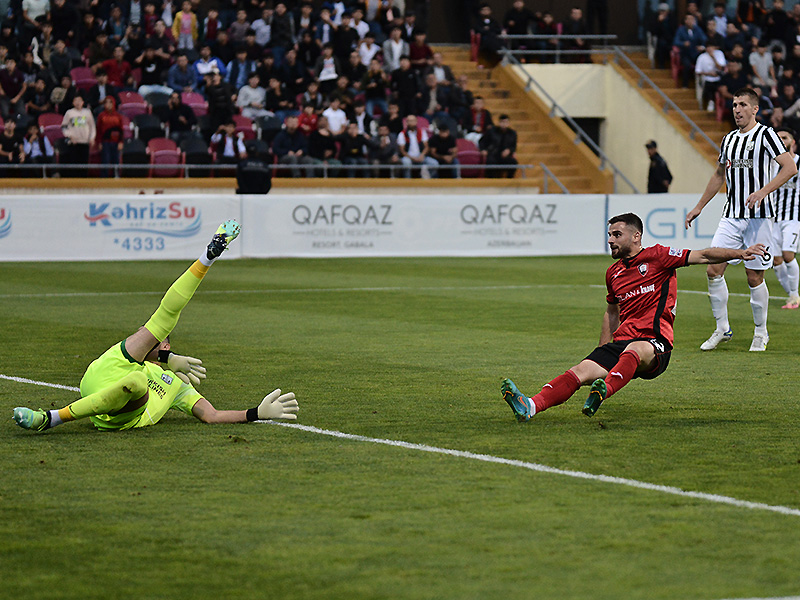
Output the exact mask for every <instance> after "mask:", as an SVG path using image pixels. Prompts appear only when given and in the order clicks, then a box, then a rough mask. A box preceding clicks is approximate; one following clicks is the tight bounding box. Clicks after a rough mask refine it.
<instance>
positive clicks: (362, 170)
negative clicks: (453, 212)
mask: <svg viewBox="0 0 800 600" xmlns="http://www.w3.org/2000/svg"><path fill="white" fill-rule="evenodd" d="M265 166H266V167H267V168H268V169H270V170H271V171H272V172H273V176H275V177H278V178H291V177H292V176H293V175H292V174H293V173H298V174H300V176H302V177H308V178H324V179H327V178H334V177H342V176H346V177H361V178H377V177H384V178H385V177H389V178H392V179H405V178H406V176H407V174H408V176H412V175H413V176H416V177H426V176H431V177H436V176H440V177H441V176H446V177H450V178H459V179H460V178H461V177H464V178H470V179H482V178H492V177H493V176H494V175H495V174H496V176H497V177H502V176H503V175H504V174H507V173H509V172H512V171H513V172H515V173H516V172H519V174H520V178H521V179H527V178H528V171H531V170H535V169H537V168H538V167H539V166H541V167H543V169H545V178H546V177H548V176H549V177H550V178H551V179H552V180H553V181H555V182H556V183H557V184H558V185H559V186H560V187H561V188H562V189H564V190H566V188H564V186H563V184H561V182H560V181H558V178H557V177H556V176H555V175H554V174H553V173H552V171H550V170H549V169H547V167H546V166H544V165H543V164H541V165H528V164H523V165H486V164H457V165H439V166H436V167H435V166H430V165H424V164H415V165H403V164H400V163H390V164H368V165H345V164H341V165H340V164H329V163H319V164H297V165H295V164H268V165H265ZM158 171H161V172H169V173H171V172H175V173H176V174H175V175H158V174H157V172H158ZM15 172H18V173H19V174H20V175H22V178H30V179H33V178H43V179H48V178H53V177H63V178H69V179H77V178H86V177H90V176H91V177H97V176H98V175H97V174H98V173H99V176H100V177H101V178H108V179H115V178H119V177H132V178H138V179H147V178H150V177H151V172H153V175H152V176H153V177H155V178H158V177H165V178H166V177H178V178H190V179H197V178H202V177H208V176H209V174H211V176H212V177H214V176H216V177H235V176H236V165H235V164H177V165H164V164H156V165H151V164H149V163H144V164H131V163H123V164H96V163H92V164H83V163H82V164H65V163H48V164H6V165H0V177H3V178H5V179H8V178H9V177H10V176H13V175H14V174H15ZM90 173H91V175H90ZM109 173H111V174H110V175H109ZM343 174H344V175H343ZM544 187H545V188H546V187H547V183H546V180H545V184H544Z"/></svg>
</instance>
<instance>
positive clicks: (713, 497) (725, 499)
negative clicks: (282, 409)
mask: <svg viewBox="0 0 800 600" xmlns="http://www.w3.org/2000/svg"><path fill="white" fill-rule="evenodd" d="M0 379H7V380H9V381H15V382H17V383H28V384H32V385H41V386H46V387H52V388H58V389H62V390H69V391H74V392H80V390H79V389H78V388H76V387H72V386H68V385H61V384H58V383H47V382H45V381H36V380H35V379H27V378H25V377H13V376H11V375H3V374H0ZM256 423H267V424H270V425H278V426H280V427H288V428H291V429H299V430H301V431H306V432H308V433H316V434H319V435H327V436H329V437H335V438H339V439H344V440H351V441H354V442H367V443H370V444H381V445H384V446H394V447H396V448H405V449H406V450H418V451H420V452H430V453H433V454H445V455H447V456H455V457H458V458H468V459H471V460H478V461H481V462H488V463H494V464H500V465H507V466H511V467H518V468H521V469H528V470H530V471H537V472H539V473H549V474H551V475H563V476H565V477H572V478H574V479H587V480H589V481H600V482H602V483H613V484H615V485H624V486H627V487H632V488H636V489H640V490H650V491H653V492H661V493H663V494H671V495H673V496H681V497H684V498H693V499H695V500H704V501H706V502H714V503H716V504H727V505H729V506H735V507H737V508H746V509H749V510H766V511H770V512H775V513H779V514H782V515H791V516H794V517H800V509H796V508H790V507H788V506H780V505H773V504H763V503H761V502H750V501H749V500H739V499H738V498H732V497H730V496H721V495H718V494H707V493H705V492H693V491H690V490H683V489H681V488H677V487H673V486H668V485H658V484H655V483H647V482H646V481H638V480H636V479H625V478H623V477H613V476H611V475H596V474H594V473H585V472H583V471H571V470H568V469H558V468H556V467H548V466H547V465H541V464H539V463H532V462H526V461H522V460H513V459H510V458H502V457H500V456H492V455H491V454H476V453H475V452H468V451H465V450H452V449H450V448H438V447H436V446H428V445H426V444H414V443H411V442H403V441H400V440H387V439H382V438H372V437H367V436H364V435H355V434H352V433H344V432H341V431H334V430H330V429H320V428H319V427H314V426H312V425H301V424H299V423H279V422H276V421H256ZM798 600H800V598H798Z"/></svg>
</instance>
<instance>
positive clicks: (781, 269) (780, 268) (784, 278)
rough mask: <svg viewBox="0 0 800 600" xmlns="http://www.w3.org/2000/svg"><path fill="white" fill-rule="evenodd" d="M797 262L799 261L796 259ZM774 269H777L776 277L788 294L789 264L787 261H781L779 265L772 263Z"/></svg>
mask: <svg viewBox="0 0 800 600" xmlns="http://www.w3.org/2000/svg"><path fill="white" fill-rule="evenodd" d="M795 262H797V261H795ZM772 270H773V271H775V277H777V278H778V283H780V284H781V287H782V288H783V291H785V292H786V293H787V294H788V293H789V273H788V272H787V265H786V263H785V262H784V263H781V264H779V265H772Z"/></svg>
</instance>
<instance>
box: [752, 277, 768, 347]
mask: <svg viewBox="0 0 800 600" xmlns="http://www.w3.org/2000/svg"><path fill="white" fill-rule="evenodd" d="M768 306H769V290H768V289H767V282H766V281H762V282H761V285H758V286H756V287H751V288H750V307H751V308H752V309H753V322H754V323H755V324H756V330H755V333H756V335H759V334H760V335H763V336H766V335H767V308H768Z"/></svg>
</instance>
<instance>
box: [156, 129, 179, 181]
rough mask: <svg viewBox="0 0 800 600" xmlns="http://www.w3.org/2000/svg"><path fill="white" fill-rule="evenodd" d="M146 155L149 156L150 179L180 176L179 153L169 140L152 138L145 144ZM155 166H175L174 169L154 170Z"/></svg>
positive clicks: (173, 143)
mask: <svg viewBox="0 0 800 600" xmlns="http://www.w3.org/2000/svg"><path fill="white" fill-rule="evenodd" d="M147 153H148V154H149V155H150V166H151V169H150V176H151V177H180V176H181V174H182V169H181V168H180V166H179V165H180V164H181V152H180V150H178V146H177V145H176V144H175V142H173V141H172V140H171V139H169V138H153V139H152V140H150V141H149V142H147ZM156 165H176V166H175V168H174V169H156V168H153V167H155V166H156Z"/></svg>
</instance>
